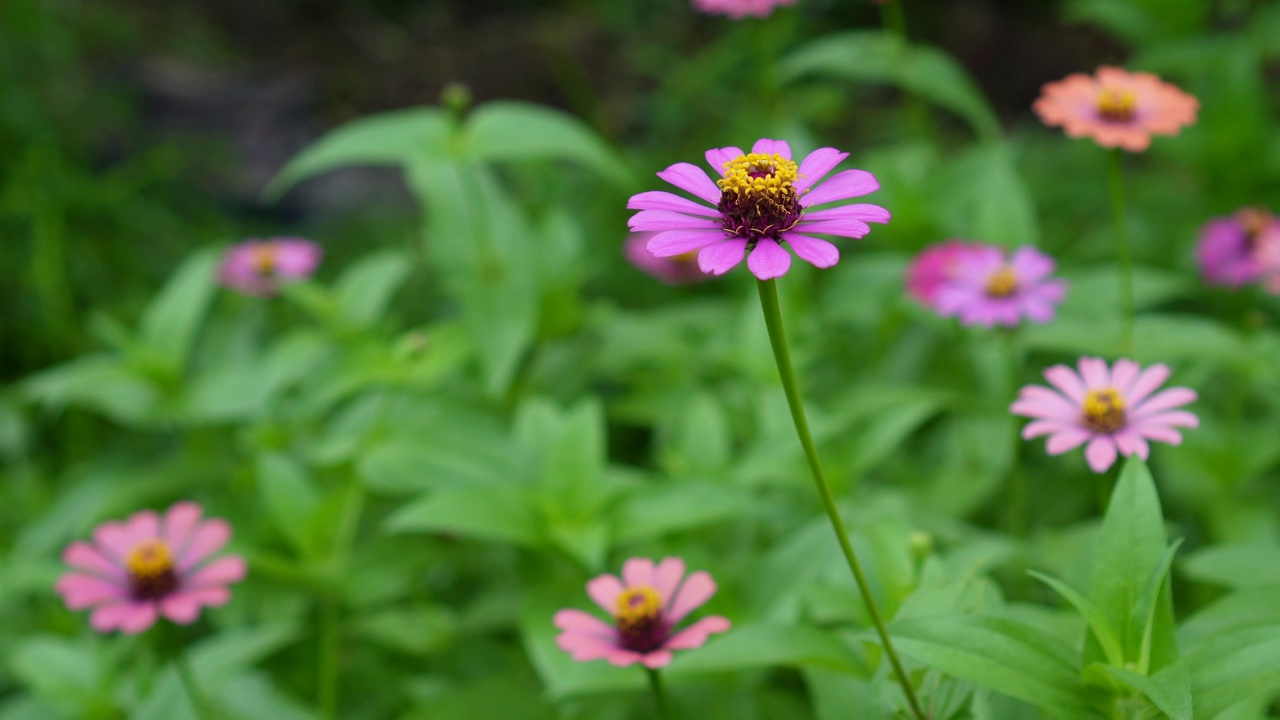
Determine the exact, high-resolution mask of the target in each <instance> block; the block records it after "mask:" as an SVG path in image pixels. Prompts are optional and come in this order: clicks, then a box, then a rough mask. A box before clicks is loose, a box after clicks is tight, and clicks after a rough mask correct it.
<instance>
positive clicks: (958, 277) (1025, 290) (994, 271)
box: [930, 244, 1066, 327]
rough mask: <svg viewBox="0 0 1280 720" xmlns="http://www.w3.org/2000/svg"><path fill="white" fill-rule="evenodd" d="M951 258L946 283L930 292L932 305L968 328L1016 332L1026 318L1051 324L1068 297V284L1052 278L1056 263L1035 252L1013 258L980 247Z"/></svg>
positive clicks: (1023, 252) (955, 251)
mask: <svg viewBox="0 0 1280 720" xmlns="http://www.w3.org/2000/svg"><path fill="white" fill-rule="evenodd" d="M944 247H945V246H944ZM950 252H951V254H950V255H948V256H945V258H944V259H945V260H946V261H947V263H948V264H947V267H946V268H945V277H944V278H942V279H941V280H939V281H938V282H937V283H936V285H934V286H932V287H931V288H930V294H931V296H932V302H931V303H930V304H931V305H932V306H933V307H934V309H935V310H937V311H938V313H939V314H940V315H943V316H945V317H958V318H960V322H961V323H963V324H965V325H981V326H983V327H991V326H992V325H997V324H999V325H1005V326H1008V327H1013V326H1015V325H1017V324H1018V323H1020V322H1022V320H1023V318H1026V319H1027V320H1029V321H1031V322H1033V323H1047V322H1049V321H1050V320H1053V316H1054V311H1055V306H1056V305H1057V304H1058V303H1060V302H1062V298H1063V296H1064V295H1066V283H1065V282H1063V281H1062V280H1059V279H1056V278H1050V277H1049V276H1050V274H1051V273H1052V272H1053V267H1054V263H1053V259H1052V258H1050V257H1049V256H1048V255H1045V254H1044V253H1042V252H1040V251H1039V250H1036V249H1035V248H1033V247H1021V248H1018V249H1017V250H1015V251H1014V252H1013V254H1012V255H1010V254H1008V253H1007V252H1006V251H1005V249H1004V248H1002V247H998V246H995V245H976V244H975V245H968V246H962V247H954V248H953V249H952V250H951V251H950ZM935 262H936V261H935Z"/></svg>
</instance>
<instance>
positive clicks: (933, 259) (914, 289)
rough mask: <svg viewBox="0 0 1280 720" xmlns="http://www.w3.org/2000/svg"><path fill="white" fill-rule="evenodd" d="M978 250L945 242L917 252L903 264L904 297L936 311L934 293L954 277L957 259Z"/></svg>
mask: <svg viewBox="0 0 1280 720" xmlns="http://www.w3.org/2000/svg"><path fill="white" fill-rule="evenodd" d="M980 247H982V245H981V244H979V243H971V242H965V241H963V240H948V241H946V242H944V243H939V244H937V245H931V246H929V247H927V248H925V249H924V250H921V251H920V253H919V254H917V255H916V256H915V257H914V258H912V259H911V263H910V264H909V265H907V294H908V295H910V296H911V297H913V298H915V299H916V300H918V301H920V303H921V304H922V305H925V306H926V307H930V308H934V309H937V306H936V305H935V304H934V303H935V301H936V300H937V297H938V291H939V290H941V289H942V286H943V284H945V283H946V282H947V281H949V280H951V279H952V278H954V277H955V276H956V273H957V272H958V271H959V270H960V260H961V258H963V257H964V256H965V255H966V254H967V253H970V252H973V251H974V250H975V249H977V248H980Z"/></svg>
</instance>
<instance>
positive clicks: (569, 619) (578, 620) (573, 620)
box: [551, 608, 618, 640]
mask: <svg viewBox="0 0 1280 720" xmlns="http://www.w3.org/2000/svg"><path fill="white" fill-rule="evenodd" d="M551 622H552V624H554V625H555V626H556V627H558V628H560V629H561V630H564V631H565V632H567V633H573V634H576V635H595V636H597V637H600V638H604V639H608V640H613V639H615V638H617V636H618V633H617V631H616V630H615V629H614V627H613V626H612V625H610V624H608V623H606V622H604V621H603V620H601V619H600V618H598V617H596V616H595V615H592V614H590V613H585V612H583V611H581V610H574V609H572V608H570V609H568V610H560V611H559V612H557V613H556V614H555V616H554V617H552V618H551Z"/></svg>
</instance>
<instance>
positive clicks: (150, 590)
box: [54, 502, 245, 635]
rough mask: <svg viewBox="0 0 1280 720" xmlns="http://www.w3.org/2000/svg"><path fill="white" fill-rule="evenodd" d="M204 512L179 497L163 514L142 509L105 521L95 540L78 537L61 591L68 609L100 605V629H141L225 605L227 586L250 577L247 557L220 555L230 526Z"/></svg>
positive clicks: (191, 618)
mask: <svg viewBox="0 0 1280 720" xmlns="http://www.w3.org/2000/svg"><path fill="white" fill-rule="evenodd" d="M202 514H203V510H202V509H201V507H200V506H199V505H197V504H195V503H192V502H180V503H177V504H175V505H174V506H172V507H170V508H169V511H168V512H166V513H165V514H164V516H163V517H161V516H159V515H157V514H156V513H154V512H152V511H150V510H143V511H142V512H138V513H134V515H133V516H132V517H130V518H129V519H128V520H126V521H125V522H123V523H117V522H107V523H103V524H102V525H99V526H98V528H97V529H96V530H94V531H93V542H92V543H88V542H74V543H72V544H71V545H70V546H69V547H67V549H66V551H65V552H63V554H62V559H63V561H64V562H66V563H67V564H68V565H70V566H71V568H72V569H71V571H70V572H68V573H67V574H65V575H63V576H62V577H61V578H60V579H59V580H58V582H57V585H55V586H54V587H55V589H56V590H57V591H58V593H59V594H60V595H62V600H63V602H65V603H66V605H67V608H69V609H71V610H84V609H86V608H93V614H92V615H90V617H89V624H90V625H92V626H93V629H94V630H97V631H99V632H110V631H112V630H120V631H121V632H124V633H127V634H130V635H132V634H135V633H140V632H142V631H143V630H146V629H147V628H149V627H151V626H152V625H153V624H155V621H156V619H157V618H158V617H159V616H161V615H163V616H164V617H166V618H168V619H169V620H171V621H173V622H175V623H178V624H181V625H186V624H188V623H192V622H195V619H196V617H198V616H199V615H200V608H201V607H202V606H206V605H207V606H209V607H217V606H220V605H225V604H226V603H227V601H228V600H230V599H231V591H230V590H229V589H228V588H227V586H228V585H230V584H231V583H235V582H239V581H240V580H242V579H244V576H245V562H244V559H243V558H241V557H238V556H236V555H223V556H221V557H218V558H213V554H214V553H216V552H217V551H218V550H220V549H221V548H222V546H224V545H226V544H227V541H228V540H230V539H231V526H230V525H229V524H227V522H226V521H225V520H220V519H217V518H212V519H209V520H204V521H201V515H202Z"/></svg>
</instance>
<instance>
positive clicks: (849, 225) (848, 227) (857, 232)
mask: <svg viewBox="0 0 1280 720" xmlns="http://www.w3.org/2000/svg"><path fill="white" fill-rule="evenodd" d="M796 229H797V230H801V231H803V232H807V233H822V234H823V235H839V236H840V237H851V238H861V237H865V236H866V234H867V233H869V232H871V226H870V225H868V224H866V223H864V222H862V221H861V220H851V219H844V220H824V221H820V222H801V223H800V224H798V225H796Z"/></svg>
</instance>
